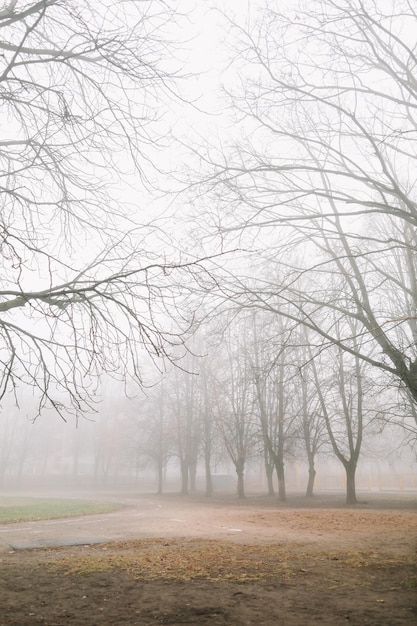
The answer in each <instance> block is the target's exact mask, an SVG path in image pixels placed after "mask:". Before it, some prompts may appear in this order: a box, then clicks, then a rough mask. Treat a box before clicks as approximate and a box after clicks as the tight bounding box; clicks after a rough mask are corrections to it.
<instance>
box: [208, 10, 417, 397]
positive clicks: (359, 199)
mask: <svg viewBox="0 0 417 626" xmlns="http://www.w3.org/2000/svg"><path fill="white" fill-rule="evenodd" d="M304 6H305V8H303V5H302V3H297V4H291V6H290V7H289V8H286V9H284V10H282V11H280V10H279V9H275V8H274V7H273V6H272V5H268V4H266V5H265V6H261V7H260V8H259V19H258V20H257V21H256V19H254V20H251V22H250V26H249V25H245V24H243V25H242V24H239V23H238V21H234V22H233V21H232V23H230V21H229V24H228V26H229V28H230V27H231V28H232V30H233V32H234V33H235V35H236V36H237V37H238V38H239V40H240V45H239V46H238V48H237V49H236V50H235V53H234V58H233V63H234V65H233V67H234V68H235V70H236V73H237V74H238V76H239V78H240V83H238V81H237V80H234V84H233V89H232V90H231V92H230V94H229V95H230V97H231V100H232V107H233V111H234V113H235V121H236V124H237V125H239V124H240V129H241V135H243V136H245V137H246V139H241V138H239V140H238V141H236V144H235V146H230V147H229V148H228V147H224V146H222V148H221V149H220V150H218V152H217V156H216V152H215V149H214V148H213V147H211V148H210V151H209V152H208V151H207V152H206V153H204V151H201V152H200V157H201V159H202V160H205V161H206V164H207V167H208V168H210V176H209V178H207V179H206V181H205V184H204V185H203V189H204V191H205V192H208V191H209V190H211V192H212V193H213V194H214V195H215V198H216V214H215V215H213V219H215V220H216V227H217V229H218V230H219V231H220V232H221V234H222V241H223V240H224V238H225V237H227V236H234V235H236V236H239V238H240V240H241V241H242V239H243V241H250V240H251V237H256V243H257V247H258V248H259V247H261V246H263V247H264V250H265V253H264V257H265V263H266V264H267V265H268V267H270V266H271V264H276V267H277V272H276V277H275V280H270V279H269V274H268V275H267V278H265V276H264V275H263V274H261V273H258V275H257V276H256V281H255V280H253V278H252V279H251V282H248V280H247V278H246V277H244V276H241V280H236V279H235V277H231V279H230V284H229V286H230V289H229V297H230V298H231V299H232V300H235V301H236V302H240V303H243V304H245V305H247V306H251V307H260V308H264V309H266V310H269V311H275V312H276V313H278V314H282V315H285V316H286V317H287V318H288V319H291V320H293V321H294V322H296V323H299V324H302V325H304V326H305V327H306V328H307V329H309V330H310V331H311V335H310V337H311V341H312V342H313V345H314V347H315V349H316V351H317V353H319V352H320V351H321V350H323V348H325V347H326V346H332V345H337V346H338V347H339V348H340V349H342V350H344V351H345V352H346V353H350V354H351V355H353V356H354V357H358V358H360V359H361V360H362V361H363V362H364V363H369V364H370V365H372V366H374V367H376V368H378V369H379V370H380V371H381V372H383V373H385V374H387V375H388V377H386V380H387V382H388V379H389V378H391V379H395V380H396V381H397V382H398V383H399V384H400V386H401V387H402V388H403V389H406V390H407V391H408V393H409V394H410V395H411V396H412V397H413V398H414V401H417V352H416V345H417V343H416V337H417V336H416V321H417V299H416V290H415V276H416V267H417V256H416V247H415V226H416V225H417V202H416V197H415V179H416V164H417V161H416V156H415V155H416V152H415V145H416V133H417V116H416V112H417V83H416V80H415V72H416V68H417V58H416V54H415V38H414V35H413V33H414V32H415V29H416V27H417V12H416V9H415V7H414V6H413V5H412V3H410V2H407V0H400V1H399V2H391V1H388V2H386V3H382V4H381V3H375V2H373V1H372V0H342V1H341V2H336V1H335V0H329V1H328V2H325V3H324V2H319V1H316V0H314V1H312V2H310V3H308V5H304ZM237 84H239V87H236V85H237ZM219 207H223V211H222V210H221V208H219ZM387 224H388V228H387ZM397 256H401V257H402V258H403V260H404V262H402V264H401V268H402V269H401V275H400V274H399V266H398V264H393V260H394V259H395V257H397ZM301 277H303V280H302V281H301V280H300V278H301ZM339 278H340V280H339ZM334 314H335V315H336V316H337V317H338V324H344V331H343V332H342V333H341V334H340V335H338V334H337V333H336V332H335V326H334V325H333V322H334ZM349 320H350V321H351V322H352V324H350V325H349V324H348V323H346V322H348V321H349ZM349 327H350V328H352V327H355V329H356V330H357V332H358V333H359V335H360V336H361V337H363V338H364V340H360V341H357V342H355V337H354V336H352V335H351V334H349ZM339 328H340V326H339Z"/></svg>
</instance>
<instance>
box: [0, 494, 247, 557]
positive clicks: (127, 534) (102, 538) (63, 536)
mask: <svg viewBox="0 0 417 626" xmlns="http://www.w3.org/2000/svg"><path fill="white" fill-rule="evenodd" d="M132 502H134V504H132ZM121 503H122V504H124V505H125V506H124V508H122V509H121V510H118V511H114V512H112V513H105V514H100V515H87V516H80V517H71V518H65V519H54V520H41V521H35V522H18V523H15V524H2V525H0V552H5V551H10V550H11V549H15V550H19V549H29V548H37V547H51V546H59V545H62V546H64V545H67V546H68V545H80V544H91V543H103V542H106V541H115V540H123V539H134V538H146V537H183V536H189V537H201V536H207V535H210V536H223V537H224V536H230V535H231V534H235V533H239V532H241V529H239V528H230V527H229V526H228V523H227V511H226V512H224V514H222V512H220V511H217V510H216V512H215V521H214V520H213V517H212V515H210V512H211V511H210V507H203V508H200V507H196V506H195V504H194V505H192V504H191V503H190V504H188V503H185V504H184V503H181V504H179V503H178V502H175V501H171V500H169V499H168V500H164V501H162V499H161V500H158V499H155V500H154V499H152V498H149V499H148V498H146V499H145V498H143V499H137V500H133V501H132V500H129V501H126V500H125V501H121ZM219 514H220V515H219Z"/></svg>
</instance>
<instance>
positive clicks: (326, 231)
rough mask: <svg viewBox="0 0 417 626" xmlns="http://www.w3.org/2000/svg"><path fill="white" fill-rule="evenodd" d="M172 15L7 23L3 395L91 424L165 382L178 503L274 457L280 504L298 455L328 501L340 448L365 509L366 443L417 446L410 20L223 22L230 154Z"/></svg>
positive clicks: (329, 13)
mask: <svg viewBox="0 0 417 626" xmlns="http://www.w3.org/2000/svg"><path fill="white" fill-rule="evenodd" d="M180 9H181V6H180V4H179V5H178V7H174V6H171V5H170V6H169V7H168V6H167V4H166V3H165V2H162V1H161V2H159V1H158V0H152V1H148V2H140V3H138V2H132V1H124V2H118V3H115V2H113V1H112V0H108V1H107V2H104V3H101V5H100V6H98V5H96V3H94V4H93V3H90V2H89V1H88V0H77V2H75V3H72V4H67V3H62V2H60V1H59V0H40V1H38V2H28V3H20V2H19V1H18V2H10V3H9V4H8V5H5V7H4V8H3V9H2V10H0V29H1V31H2V35H3V37H2V39H3V43H1V44H0V47H1V50H2V56H1V65H2V71H1V73H0V88H1V91H0V105H1V110H2V120H5V123H2V125H1V137H0V176H1V189H0V203H1V204H0V206H1V217H0V251H1V255H2V260H3V272H2V275H1V277H0V333H1V345H0V358H1V364H2V367H1V371H0V398H3V400H4V402H6V403H8V402H9V401H10V397H11V396H13V397H14V398H15V399H16V401H17V402H19V397H20V394H21V393H22V392H21V390H22V389H23V390H24V389H27V387H29V388H31V389H32V391H33V402H32V404H33V406H32V407H31V409H30V411H29V412H30V413H32V414H33V415H36V414H37V413H45V412H48V411H51V413H52V414H54V415H56V414H58V415H60V416H61V417H63V418H65V419H67V418H68V417H69V416H75V417H76V418H77V419H80V418H83V417H85V416H86V415H88V414H89V413H91V412H94V410H95V409H96V408H97V406H98V405H96V402H97V401H99V400H100V397H101V396H100V394H101V387H100V382H99V381H100V378H101V377H102V376H103V375H104V374H105V375H106V376H109V375H110V376H114V377H116V378H117V379H118V380H120V381H122V382H123V383H124V384H126V385H127V386H128V387H130V385H131V384H132V381H133V383H134V384H136V385H139V386H143V385H144V384H145V383H146V381H147V379H148V373H147V372H148V368H149V367H150V366H152V365H153V366H155V365H156V367H157V369H158V368H159V369H160V370H161V371H164V369H166V370H167V371H168V373H167V374H166V375H163V376H161V378H162V382H161V383H160V384H158V385H157V386H156V387H155V388H154V389H153V390H152V391H150V392H149V400H148V401H146V403H145V406H146V407H147V412H146V415H145V416H144V420H142V422H141V423H142V424H143V426H142V427H141V428H140V429H139V431H138V432H139V434H140V438H139V441H138V446H139V447H140V446H142V447H143V449H144V450H145V449H146V450H148V452H149V451H152V454H153V455H154V457H155V463H156V464H157V467H158V470H159V473H160V477H161V478H160V480H162V475H163V468H164V466H165V464H166V461H167V459H168V457H169V456H170V455H172V454H175V455H177V457H178V458H179V460H180V464H181V472H182V490H183V491H184V492H186V491H187V490H188V489H189V488H190V487H192V481H193V480H194V477H195V470H196V466H197V461H198V460H199V459H201V458H202V459H203V460H204V463H205V466H206V476H207V487H206V488H207V493H208V494H209V493H210V490H211V487H210V468H211V463H212V459H213V456H215V455H217V454H221V455H227V456H228V458H230V459H231V461H232V463H233V465H234V467H235V470H236V474H237V478H238V493H239V494H240V495H243V493H244V471H245V466H246V464H247V462H248V459H250V458H251V457H252V456H253V455H258V456H259V455H263V458H264V463H265V472H266V474H267V476H268V477H269V481H270V482H269V485H270V489H272V475H273V474H274V473H275V474H276V476H277V481H278V489H279V496H280V498H282V499H284V498H285V460H286V459H287V458H288V455H291V454H293V453H294V451H295V450H297V453H299V451H300V450H301V449H303V450H304V454H305V457H306V459H307V460H308V463H309V470H310V481H309V485H308V492H309V493H311V492H312V489H313V482H314V459H315V457H316V455H317V453H318V452H319V451H320V449H322V448H326V447H327V448H329V449H331V450H332V453H333V454H334V455H335V456H336V457H337V459H338V460H339V461H340V463H342V464H343V466H344V468H345V471H346V477H347V499H348V501H349V502H355V500H356V495H355V471H356V468H357V463H358V459H359V458H360V454H361V450H362V448H363V439H364V437H365V439H366V434H367V433H371V432H372V429H375V430H376V431H378V430H380V429H381V428H382V427H383V426H384V425H390V424H391V423H394V424H395V425H398V424H399V425H401V426H402V428H404V432H407V433H409V437H408V439H409V441H410V442H411V443H413V442H415V434H416V424H417V411H416V402H417V349H416V346H417V254H416V246H417V234H416V232H417V231H416V226H417V199H416V189H415V184H416V183H415V181H416V180H417V168H416V150H415V146H416V134H417V82H416V79H415V74H416V69H417V52H416V45H415V36H414V33H415V30H416V26H417V12H416V10H415V8H413V6H412V5H411V3H409V2H407V0H399V1H396V2H394V1H393V0H392V1H389V2H387V3H384V4H383V6H382V5H380V4H379V3H378V4H377V3H375V2H373V1H372V0H365V1H362V0H342V1H341V2H336V1H333V0H328V1H327V2H326V3H323V2H319V1H315V0H314V1H312V2H310V3H309V4H308V6H307V7H306V8H305V9H304V8H303V6H302V3H300V4H298V3H294V5H291V6H290V7H288V8H284V9H282V10H281V9H279V8H278V7H276V6H275V4H274V3H267V2H262V1H261V0H260V1H259V2H256V3H254V5H253V7H252V8H251V9H248V11H249V13H248V12H247V11H246V9H245V12H243V11H242V13H238V14H236V15H234V14H233V11H232V9H227V7H226V9H225V12H224V13H223V14H222V15H221V17H219V18H218V28H224V29H225V32H226V31H227V33H228V37H227V39H228V43H229V45H230V50H229V53H228V54H229V58H228V61H227V70H225V71H224V73H223V77H222V83H223V91H222V95H221V96H220V86H219V96H218V98H219V100H218V103H219V108H218V110H217V111H209V113H212V114H213V113H216V114H217V116H218V118H219V127H220V128H221V129H222V131H221V134H222V136H221V139H220V138H219V134H220V133H219V132H217V133H216V132H213V133H211V134H210V132H209V129H210V128H211V129H212V125H211V126H207V131H206V130H205V126H204V124H205V119H208V118H210V119H212V118H213V116H211V117H210V116H206V115H205V112H204V111H203V110H202V107H199V106H198V103H196V102H193V103H188V104H187V102H185V100H184V97H185V96H184V95H183V93H182V91H181V83H180V82H178V81H176V75H177V74H178V70H179V67H180V65H181V61H180V56H181V46H180V45H179V42H178V41H176V39H178V37H179V33H180V32H181V25H183V24H184V23H185V22H184V19H185V16H184V15H183V14H182V11H181V10H180ZM195 10H198V8H197V7H195ZM183 45H186V44H185V43H184V44H183ZM182 80H183V81H184V82H185V83H187V81H190V80H193V77H192V76H190V75H188V77H187V74H186V72H185V75H184V76H183V77H182ZM219 85H220V80H219ZM186 91H187V90H186V89H185V90H184V93H186ZM203 103H204V101H203ZM187 107H188V108H187ZM220 108H221V114H220ZM184 111H189V112H190V113H191V112H192V115H191V116H190V117H191V118H192V119H193V120H194V126H193V128H191V126H190V128H187V129H186V131H185V132H184V129H183V128H182V130H181V131H180V130H178V133H179V134H180V136H178V135H177V136H175V132H176V131H175V117H176V116H178V115H184ZM177 112H178V113H177ZM196 119H197V120H198V121H199V123H198V124H195V120H196ZM164 120H166V121H165V122H164ZM184 123H185V122H183V124H184ZM211 124H212V122H211ZM171 127H172V129H173V130H172V129H171ZM197 129H198V132H196V130H197ZM180 146H181V148H180ZM184 146H185V147H184ZM174 149H177V150H178V154H180V155H181V157H184V159H183V161H184V162H183V163H180V164H179V165H178V164H177V168H176V171H175V172H172V171H166V170H167V169H168V168H169V167H171V166H170V165H169V166H168V165H166V164H167V163H168V164H169V163H170V160H169V159H167V158H166V153H167V151H169V150H174ZM129 185H131V186H133V195H132V196H129V197H128V196H127V189H128V187H129ZM174 187H175V194H173V195H172V197H169V198H168V199H166V198H167V194H163V195H162V194H161V191H162V190H163V191H164V192H165V191H166V189H167V188H171V189H173V190H174ZM132 198H134V200H132ZM137 198H139V200H138V199H137ZM156 198H158V199H157V200H156ZM171 204H172V206H173V207H175V210H176V215H174V216H172V219H171V218H169V217H168V214H167V210H166V207H168V206H171ZM161 206H162V209H161ZM152 211H160V213H158V214H157V215H156V217H155V219H154V217H153V215H152ZM162 216H163V217H162ZM178 224H180V227H178ZM193 335H194V338H192V337H193ZM144 355H147V359H145V357H144ZM172 365H175V369H173V370H171V366H172ZM23 393H26V392H23ZM139 417H140V415H139ZM139 421H141V420H139Z"/></svg>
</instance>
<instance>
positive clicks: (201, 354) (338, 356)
mask: <svg viewBox="0 0 417 626" xmlns="http://www.w3.org/2000/svg"><path fill="white" fill-rule="evenodd" d="M223 324H224V326H223V327H222V326H220V327H219V321H218V320H217V326H216V327H215V326H213V325H212V327H211V331H212V332H211V333H210V334H209V338H207V335H206V338H205V340H204V341H203V340H202V341H201V342H199V343H195V344H194V345H193V350H194V351H195V356H191V355H189V356H188V358H187V359H186V360H184V361H183V362H182V364H183V366H184V367H185V368H186V369H185V370H180V369H175V370H174V371H172V372H171V373H170V374H169V375H167V376H166V377H165V378H164V381H163V382H162V383H161V384H160V385H158V386H157V387H156V388H155V389H154V390H153V391H152V392H150V393H149V396H148V399H147V401H146V402H145V403H144V405H143V407H142V408H141V409H139V410H138V416H137V435H136V441H137V449H139V450H141V451H142V455H143V457H144V458H145V459H146V458H148V460H149V461H150V463H151V465H152V466H153V467H154V468H155V471H157V472H158V476H159V490H160V491H161V490H162V488H163V487H162V485H163V476H164V471H165V468H166V465H167V463H168V461H169V460H170V458H172V457H175V458H177V459H178V460H179V465H180V470H181V491H182V493H188V492H189V490H191V491H193V490H194V489H195V480H196V476H197V468H199V471H200V473H201V472H202V473H203V474H204V478H205V491H206V495H208V496H210V495H212V483H211V474H212V472H213V467H216V466H217V465H218V464H219V461H220V462H221V461H223V462H224V461H225V460H227V461H228V462H229V463H230V462H231V464H232V465H233V468H234V470H235V473H236V476H237V494H238V496H239V497H244V494H245V471H246V468H247V466H248V464H249V463H250V462H252V461H253V459H262V460H263V461H262V462H263V466H264V473H265V477H266V483H267V485H268V492H269V494H271V495H272V494H273V493H274V484H276V485H277V486H278V497H279V499H280V500H285V499H286V488H285V464H286V462H288V461H291V460H293V459H303V460H304V461H305V462H306V463H307V465H308V483H307V484H306V486H305V489H306V495H307V496H311V495H313V490H314V479H315V475H316V470H315V463H316V461H317V458H318V457H320V456H323V455H327V456H329V455H331V456H335V457H336V458H337V459H338V461H339V462H340V463H341V464H342V465H343V468H344V470H345V473H346V485H347V490H346V496H347V501H348V502H349V503H354V502H356V489H355V473H356V469H357V466H358V462H359V460H360V458H361V453H362V452H363V451H365V452H367V453H368V454H371V455H374V456H377V455H378V453H381V450H378V448H377V444H376V445H375V446H374V447H373V443H372V441H373V438H374V436H375V435H377V434H379V433H380V432H381V431H382V430H383V428H384V427H385V426H386V425H387V424H388V423H389V422H390V421H392V418H393V410H394V411H396V412H397V413H396V418H397V419H396V426H399V425H401V424H405V425H406V424H407V418H408V413H409V403H408V404H407V403H405V404H404V405H402V406H400V403H399V399H398V391H397V389H395V388H393V387H389V386H388V387H387V381H386V379H384V378H383V377H381V375H379V374H378V373H375V370H374V369H373V368H372V367H371V366H370V365H369V364H367V363H364V362H363V361H361V360H360V359H359V358H358V357H357V356H355V355H350V354H346V352H345V351H343V350H342V349H341V348H340V347H338V346H335V347H333V348H329V349H327V350H325V351H323V353H322V354H321V355H320V356H317V355H316V356H314V357H313V354H312V350H311V346H310V342H309V337H308V333H307V331H306V330H305V328H303V327H301V328H300V327H299V326H295V325H294V324H293V323H290V322H289V321H288V319H285V318H282V317H277V316H271V315H269V314H265V313H262V312H259V311H256V312H249V313H246V314H244V315H241V316H239V317H237V318H235V319H234V320H233V321H230V320H226V321H223ZM215 328H216V330H214V329H215ZM190 372H191V374H190ZM394 432H396V439H395V441H393V442H392V447H391V451H392V450H394V449H395V447H398V446H399V445H400V444H401V436H399V435H398V430H397V431H394ZM384 453H385V454H386V448H385V449H384ZM202 468H204V469H203V470H202Z"/></svg>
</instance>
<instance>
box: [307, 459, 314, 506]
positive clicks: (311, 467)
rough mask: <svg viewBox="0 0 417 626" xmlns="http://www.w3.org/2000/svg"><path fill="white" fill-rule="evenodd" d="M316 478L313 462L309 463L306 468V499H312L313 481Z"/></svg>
mask: <svg viewBox="0 0 417 626" xmlns="http://www.w3.org/2000/svg"><path fill="white" fill-rule="evenodd" d="M315 478H316V470H315V467H314V461H313V462H310V464H309V467H308V482H307V490H306V498H312V497H313V496H314V480H315Z"/></svg>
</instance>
